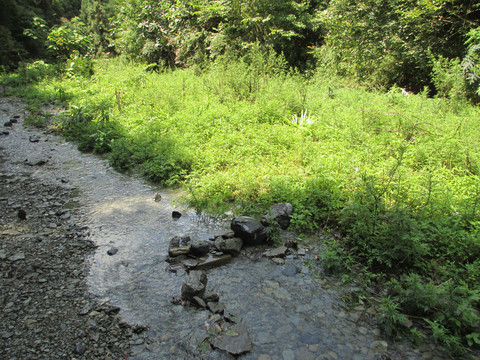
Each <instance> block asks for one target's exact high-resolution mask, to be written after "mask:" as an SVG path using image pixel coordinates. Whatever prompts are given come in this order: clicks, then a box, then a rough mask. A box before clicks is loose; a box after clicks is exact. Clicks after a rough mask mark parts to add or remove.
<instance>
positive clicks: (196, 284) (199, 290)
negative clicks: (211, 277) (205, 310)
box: [182, 270, 207, 301]
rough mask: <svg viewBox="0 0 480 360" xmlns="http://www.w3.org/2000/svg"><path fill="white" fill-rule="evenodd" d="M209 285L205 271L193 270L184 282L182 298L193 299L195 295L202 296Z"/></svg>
mask: <svg viewBox="0 0 480 360" xmlns="http://www.w3.org/2000/svg"><path fill="white" fill-rule="evenodd" d="M206 286H207V274H206V273H205V271H199V270H192V271H190V273H189V274H188V276H187V278H186V279H185V281H184V282H183V284H182V299H184V300H190V301H192V300H193V298H194V297H196V296H198V297H200V298H201V297H202V295H203V294H204V293H205V287H206Z"/></svg>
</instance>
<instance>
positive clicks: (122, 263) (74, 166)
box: [0, 99, 444, 360]
mask: <svg viewBox="0 0 480 360" xmlns="http://www.w3.org/2000/svg"><path fill="white" fill-rule="evenodd" d="M0 105H1V106H2V109H3V111H10V112H12V111H17V113H18V112H19V111H21V109H22V105H21V104H20V103H18V102H16V101H15V100H12V99H1V103H0ZM22 112H23V111H22ZM20 122H21V121H20ZM32 133H33V132H30V131H29V130H25V129H23V128H22V127H21V126H20V124H18V125H17V126H16V128H15V130H14V131H11V134H10V135H9V136H5V137H3V138H2V147H4V150H2V151H5V152H6V153H7V154H8V158H9V159H11V160H10V162H9V165H8V166H9V167H10V171H12V172H14V171H15V167H19V166H22V163H23V162H24V161H25V160H27V159H28V161H33V162H35V161H37V160H47V164H46V165H44V166H41V167H38V170H37V171H36V173H35V174H34V176H36V177H38V178H39V179H41V180H43V181H53V182H65V181H67V182H68V183H69V184H70V185H72V186H73V187H75V188H76V189H78V190H77V191H76V193H77V195H78V196H77V197H76V198H74V199H72V202H71V204H70V206H71V207H72V208H75V211H76V212H77V213H78V214H79V215H80V216H81V219H82V225H86V226H88V227H89V229H90V233H91V239H92V240H93V241H95V242H96V244H97V245H98V246H99V248H98V249H97V251H96V253H95V255H94V256H93V258H92V259H89V261H90V262H91V267H90V275H89V278H88V284H89V287H90V289H91V291H92V292H93V293H94V294H96V295H98V296H100V297H102V298H105V299H108V301H109V302H110V303H112V304H113V305H116V306H119V307H120V308H121V312H120V315H121V316H122V317H123V318H124V319H125V320H126V321H128V322H129V323H133V324H141V325H145V326H148V328H149V331H148V338H147V340H146V341H143V340H142V339H140V340H139V342H138V346H135V347H134V351H133V354H132V356H131V357H130V358H131V359H197V358H212V359H213V358H227V356H224V355H221V354H219V353H218V352H216V353H208V352H207V353H205V352H203V353H202V352H201V351H200V349H199V346H198V345H199V343H201V342H202V340H203V339H205V338H206V336H207V333H206V330H205V321H206V320H207V319H208V318H209V316H210V315H211V314H209V313H208V312H207V311H206V310H197V309H194V308H191V307H183V306H181V305H174V304H172V302H171V299H172V296H176V295H179V294H180V288H181V284H182V282H183V280H184V276H185V275H182V274H178V275H177V274H175V273H172V272H169V271H167V263H166V262H165V260H166V258H167V248H168V244H169V241H170V239H171V238H172V237H174V236H176V235H180V236H183V235H189V236H190V237H191V238H194V239H196V238H201V239H208V238H211V237H212V236H213V235H215V234H220V233H222V232H224V231H226V230H228V227H229V224H228V223H227V222H216V221H213V220H211V219H208V218H206V217H203V216H197V215H196V214H195V212H194V211H192V210H189V209H180V211H181V212H182V214H183V216H182V217H181V218H180V219H178V220H175V219H173V218H172V210H173V209H174V207H173V206H172V203H174V202H175V200H177V199H178V198H179V195H180V194H179V192H178V191H175V190H164V189H163V190H162V189H158V188H155V187H153V186H151V185H149V184H147V183H145V182H144V181H142V180H141V179H137V178H132V177H128V176H124V175H121V174H118V173H117V172H115V171H114V170H112V169H111V168H110V167H109V165H108V162H107V161H106V160H103V159H101V158H99V157H96V156H93V155H86V154H81V153H79V152H78V151H77V150H76V148H75V146H74V145H72V144H70V143H67V142H65V141H63V140H62V139H61V138H59V137H56V136H54V135H51V134H50V135H48V134H41V135H40V136H39V137H40V141H39V142H38V143H31V142H30V141H29V136H30V135H31V134H32ZM52 173H53V174H54V175H53V176H52ZM156 193H159V194H161V197H162V198H161V201H159V202H156V201H154V200H153V199H154V197H155V194H156ZM112 248H116V249H118V252H117V253H116V254H115V255H113V256H110V255H108V254H107V251H108V250H110V249H112ZM307 265H308V264H306V262H305V260H304V258H301V257H300V258H289V259H287V260H286V263H285V264H284V265H277V264H275V263H274V262H272V261H271V260H269V259H266V258H257V259H255V260H252V259H251V258H250V257H248V256H246V255H240V256H239V257H236V258H234V259H233V261H232V262H231V263H229V264H227V265H224V266H222V267H218V268H215V269H211V270H208V271H207V275H208V285H207V288H208V289H211V290H212V291H213V292H216V293H218V294H219V295H220V301H221V302H223V303H224V304H225V305H226V307H227V310H229V311H230V312H233V313H236V314H238V315H239V316H240V317H241V318H242V321H243V323H244V324H245V325H246V326H247V328H248V330H249V333H250V336H251V338H252V341H253V343H254V348H253V351H252V352H250V353H248V354H245V355H243V356H242V357H241V358H244V359H264V360H266V359H369V358H371V359H381V358H383V359H389V358H395V359H432V358H436V359H441V358H444V357H442V355H439V354H440V353H438V354H437V352H436V350H435V349H433V348H432V346H424V347H423V348H421V349H420V350H419V349H413V348H412V347H411V346H410V345H409V344H405V343H398V344H392V343H390V342H386V341H385V339H384V338H382V336H381V333H380V330H379V328H378V326H377V325H376V322H375V320H374V317H373V316H371V315H370V314H369V312H368V311H365V309H358V310H357V311H353V310H348V309H347V308H346V306H345V304H344V302H343V301H342V300H341V297H342V295H344V294H345V292H346V288H345V287H344V285H342V284H341V282H339V281H338V280H335V279H333V278H328V277H325V276H313V274H312V273H311V268H310V267H309V266H307ZM222 356H223V357H222Z"/></svg>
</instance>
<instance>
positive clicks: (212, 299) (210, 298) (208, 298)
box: [202, 292, 220, 303]
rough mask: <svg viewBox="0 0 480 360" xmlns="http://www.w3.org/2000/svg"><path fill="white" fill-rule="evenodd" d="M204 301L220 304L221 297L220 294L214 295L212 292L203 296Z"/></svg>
mask: <svg viewBox="0 0 480 360" xmlns="http://www.w3.org/2000/svg"><path fill="white" fill-rule="evenodd" d="M202 298H203V300H205V301H206V302H207V303H208V302H218V300H220V296H218V294H216V293H212V292H206V293H205V294H204V295H203V297H202Z"/></svg>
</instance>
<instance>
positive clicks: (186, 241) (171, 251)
mask: <svg viewBox="0 0 480 360" xmlns="http://www.w3.org/2000/svg"><path fill="white" fill-rule="evenodd" d="M191 243H192V241H191V239H190V237H189V236H175V237H174V238H173V239H172V240H170V245H169V246H168V255H170V256H179V255H186V254H188V253H189V252H190V248H191Z"/></svg>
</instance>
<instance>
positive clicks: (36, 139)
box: [28, 135, 40, 143]
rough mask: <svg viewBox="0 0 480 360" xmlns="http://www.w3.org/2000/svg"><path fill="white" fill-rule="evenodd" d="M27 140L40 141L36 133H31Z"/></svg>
mask: <svg viewBox="0 0 480 360" xmlns="http://www.w3.org/2000/svg"><path fill="white" fill-rule="evenodd" d="M28 140H29V141H30V142H31V143H37V142H39V141H40V138H39V137H38V136H36V135H31V136H30V137H29V138H28Z"/></svg>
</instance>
